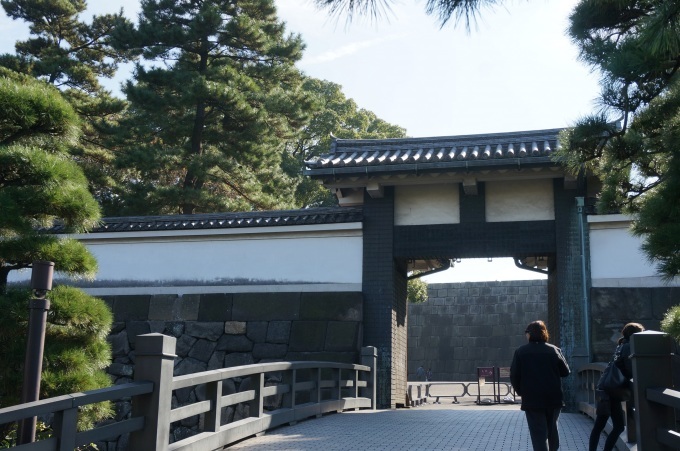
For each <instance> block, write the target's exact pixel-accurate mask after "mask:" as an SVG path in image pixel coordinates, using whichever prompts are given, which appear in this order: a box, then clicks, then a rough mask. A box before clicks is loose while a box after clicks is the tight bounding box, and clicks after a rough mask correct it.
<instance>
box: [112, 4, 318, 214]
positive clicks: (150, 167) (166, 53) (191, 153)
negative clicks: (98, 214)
mask: <svg viewBox="0 0 680 451" xmlns="http://www.w3.org/2000/svg"><path fill="white" fill-rule="evenodd" d="M118 31H119V33H118V34H117V38H118V45H119V46H120V47H121V48H124V49H127V50H133V49H137V50H138V51H141V52H142V56H143V59H144V60H143V62H142V63H140V64H138V65H137V67H136V70H135V74H134V80H133V81H130V82H128V83H127V84H126V85H125V87H124V92H125V94H126V96H127V99H128V101H129V102H130V110H129V113H130V114H129V117H128V118H127V119H126V120H125V121H124V122H123V123H122V124H121V132H122V133H121V135H120V136H119V139H118V141H117V142H116V146H117V149H118V150H119V155H118V158H117V160H116V161H117V165H118V167H119V168H125V169H126V170H129V171H130V175H129V176H128V177H127V178H126V186H125V191H123V192H121V193H120V197H119V199H121V202H120V203H119V204H118V205H117V206H115V207H114V208H112V209H111V210H110V212H113V213H115V214H160V213H183V214H192V213H198V212H214V211H227V210H251V209H273V208H289V207H291V206H292V205H293V189H294V186H293V181H292V180H291V179H290V177H288V176H286V174H285V173H284V172H283V171H282V170H281V168H280V162H281V153H282V151H283V143H284V142H285V141H286V140H288V139H291V138H292V137H293V136H294V135H295V133H296V132H297V131H298V130H299V129H300V128H301V127H302V125H303V124H304V122H305V120H306V113H305V111H306V110H307V109H308V106H309V104H310V101H309V100H308V99H307V96H306V94H305V92H304V91H303V90H302V89H301V84H302V75H301V74H300V73H299V71H298V70H297V69H296V68H295V66H294V63H295V61H297V60H298V59H299V58H300V56H301V51H302V48H303V46H302V42H301V40H300V37H299V36H292V35H288V36H286V34H285V28H284V25H283V24H282V23H280V22H278V20H277V17H276V10H275V7H274V4H273V1H271V0H248V1H233V0H232V1H217V0H204V1H198V2H197V1H188V0H181V1H175V0H144V1H142V10H141V13H140V16H139V25H138V26H137V27H136V28H129V29H119V30H118Z"/></svg>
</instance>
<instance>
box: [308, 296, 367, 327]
mask: <svg viewBox="0 0 680 451" xmlns="http://www.w3.org/2000/svg"><path fill="white" fill-rule="evenodd" d="M362 311H363V296H362V294H361V293H351V292H347V293H332V292H328V293H302V295H301V298H300V319H302V320H330V321H361V320H362V318H363V313H362Z"/></svg>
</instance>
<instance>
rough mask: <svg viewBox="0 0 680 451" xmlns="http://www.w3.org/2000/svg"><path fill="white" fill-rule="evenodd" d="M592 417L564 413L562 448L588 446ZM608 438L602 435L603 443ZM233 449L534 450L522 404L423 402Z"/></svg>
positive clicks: (310, 424) (318, 422)
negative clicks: (520, 405) (520, 408)
mask: <svg viewBox="0 0 680 451" xmlns="http://www.w3.org/2000/svg"><path fill="white" fill-rule="evenodd" d="M592 426H593V421H592V420H591V419H590V418H588V417H587V416H585V415H582V414H579V413H562V415H560V423H559V429H560V443H561V446H560V450H561V451H583V450H587V449H588V436H589V435H590V430H591V429H592ZM603 443H604V440H601V441H600V446H602V444H603ZM229 449H230V450H258V451H260V450H277V451H281V450H296V451H297V450H321V451H331V450H415V449H423V450H448V451H468V450H485V451H524V450H526V451H531V449H532V448H531V444H530V440H529V431H528V429H527V426H526V421H525V419H524V412H522V411H521V410H519V406H518V405H513V404H500V405H482V406H479V405H477V404H475V403H473V402H467V403H461V404H432V403H428V404H424V405H422V406H419V407H415V408H411V409H397V410H378V411H369V410H361V411H357V412H344V413H339V414H330V415H325V416H323V417H321V418H315V419H310V420H306V421H302V422H300V423H298V424H296V425H294V426H284V427H281V428H278V429H274V430H272V431H269V432H267V433H266V434H265V435H263V436H261V437H255V438H251V439H247V440H244V441H242V442H240V443H236V444H234V445H232V446H231V447H229Z"/></svg>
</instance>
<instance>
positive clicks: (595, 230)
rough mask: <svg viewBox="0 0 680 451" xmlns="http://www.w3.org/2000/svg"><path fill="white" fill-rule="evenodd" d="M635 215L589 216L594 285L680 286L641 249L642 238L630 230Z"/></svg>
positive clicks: (591, 266)
mask: <svg viewBox="0 0 680 451" xmlns="http://www.w3.org/2000/svg"><path fill="white" fill-rule="evenodd" d="M630 225H631V218H630V217H628V216H624V215H597V216H588V226H589V233H590V268H591V282H592V286H593V287H661V286H668V285H672V286H680V278H676V279H675V280H674V281H672V282H670V283H669V284H666V283H664V282H663V281H662V280H661V278H660V277H659V276H658V274H657V269H656V265H654V264H651V263H650V262H649V261H648V260H647V257H646V256H645V255H644V253H643V252H642V249H641V247H640V246H641V244H642V238H641V237H636V236H634V235H633V234H632V233H631V232H630Z"/></svg>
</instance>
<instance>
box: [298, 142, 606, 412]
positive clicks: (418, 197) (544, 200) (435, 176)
mask: <svg viewBox="0 0 680 451" xmlns="http://www.w3.org/2000/svg"><path fill="white" fill-rule="evenodd" d="M560 131H561V129H552V130H538V131H527V132H513V133H500V134H488V135H466V136H450V137H434V138H405V139H384V140H340V139H334V141H333V144H332V147H331V151H330V152H329V153H328V154H325V155H321V156H319V157H316V158H314V159H313V160H311V161H308V162H306V170H305V174H306V175H308V176H309V177H311V178H313V179H316V180H319V181H320V182H321V183H322V184H323V185H324V186H326V187H328V188H329V189H331V190H333V192H334V193H335V194H336V195H337V197H338V199H339V202H340V205H341V206H362V207H363V277H362V292H363V297H364V332H363V342H364V344H370V345H372V346H376V347H377V348H378V352H379V375H378V379H379V381H380V382H379V384H380V386H379V391H378V393H379V394H378V400H379V401H378V404H379V407H382V408H389V407H395V406H398V405H400V404H403V403H404V399H405V388H406V377H407V365H406V349H407V347H406V340H407V308H406V285H407V279H408V275H409V273H410V272H411V271H413V270H425V271H428V270H436V269H438V268H441V267H442V266H446V265H447V264H448V262H449V261H450V260H452V259H458V258H498V257H512V258H514V259H515V261H516V262H517V264H518V265H520V266H524V267H527V268H531V269H534V270H542V271H545V272H546V274H547V275H548V312H549V313H548V318H544V319H545V320H547V324H548V328H549V330H550V332H551V335H552V339H551V342H553V343H555V344H556V345H558V346H560V347H561V348H562V349H563V351H564V353H565V355H566V356H567V359H568V361H569V364H570V365H571V366H572V367H573V368H576V367H577V366H579V365H581V364H583V363H586V362H588V361H590V357H589V346H588V343H589V341H590V340H589V337H588V333H589V332H588V330H589V326H588V320H589V318H588V315H587V314H585V312H588V311H589V307H588V291H587V290H588V284H589V280H588V279H589V270H588V268H587V265H588V261H589V258H588V256H587V255H586V252H587V249H588V243H587V233H585V230H584V227H585V226H584V223H585V219H584V216H585V212H584V208H583V205H584V202H587V201H586V199H587V198H588V197H593V196H594V195H595V194H596V192H597V191H596V190H597V188H598V186H599V185H598V183H597V180H595V179H592V178H588V177H578V178H576V177H573V176H570V175H569V174H567V173H566V172H565V170H564V168H563V167H562V166H561V165H560V164H559V163H557V162H556V161H555V159H554V157H553V155H552V154H553V153H554V152H555V151H556V150H557V149H558V148H559V146H560V145H559V133H560ZM537 319H539V318H537ZM570 383H572V382H567V386H566V387H565V389H566V392H567V398H568V400H571V401H572V402H573V401H574V398H573V393H574V392H575V387H571V386H569V384H570Z"/></svg>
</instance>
